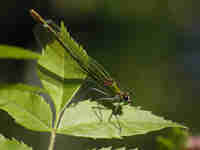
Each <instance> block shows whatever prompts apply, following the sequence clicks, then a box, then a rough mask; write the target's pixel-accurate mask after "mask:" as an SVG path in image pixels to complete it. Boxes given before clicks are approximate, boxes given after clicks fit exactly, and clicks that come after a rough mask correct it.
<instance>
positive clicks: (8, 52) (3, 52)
mask: <svg viewBox="0 0 200 150" xmlns="http://www.w3.org/2000/svg"><path fill="white" fill-rule="evenodd" d="M40 56H41V55H40V54H37V53H34V52H31V51H30V50H25V49H23V48H21V47H15V46H8V45H0V58H1V59H3V58H5V59H8V58H12V59H39V58H40Z"/></svg>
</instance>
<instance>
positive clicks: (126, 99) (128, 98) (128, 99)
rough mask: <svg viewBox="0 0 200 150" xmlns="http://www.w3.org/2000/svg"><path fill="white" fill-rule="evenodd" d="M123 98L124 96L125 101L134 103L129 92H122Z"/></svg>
mask: <svg viewBox="0 0 200 150" xmlns="http://www.w3.org/2000/svg"><path fill="white" fill-rule="evenodd" d="M122 98H123V100H124V101H125V102H127V103H132V101H131V99H130V96H129V93H128V92H124V93H123V94H122Z"/></svg>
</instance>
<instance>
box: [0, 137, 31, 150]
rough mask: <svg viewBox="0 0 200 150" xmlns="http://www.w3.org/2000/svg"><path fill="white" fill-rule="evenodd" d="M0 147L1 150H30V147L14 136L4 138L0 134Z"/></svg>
mask: <svg viewBox="0 0 200 150" xmlns="http://www.w3.org/2000/svg"><path fill="white" fill-rule="evenodd" d="M0 149H1V150H32V148H31V147H28V146H27V145H25V144H24V143H23V142H18V141H17V140H15V139H14V138H13V139H12V140H9V139H6V138H4V137H3V136H2V135H0Z"/></svg>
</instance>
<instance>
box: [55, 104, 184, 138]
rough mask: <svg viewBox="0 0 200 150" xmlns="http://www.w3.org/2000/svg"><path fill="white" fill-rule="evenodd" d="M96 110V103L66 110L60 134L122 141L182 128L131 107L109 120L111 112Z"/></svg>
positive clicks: (126, 107) (125, 108) (124, 108)
mask: <svg viewBox="0 0 200 150" xmlns="http://www.w3.org/2000/svg"><path fill="white" fill-rule="evenodd" d="M96 106H97V103H96V102H90V101H84V102H80V103H79V104H78V105H76V106H74V107H71V108H69V109H67V110H66V111H65V113H64V115H63V117H62V120H61V123H60V126H59V128H58V129H57V132H58V133H61V134H68V135H74V136H83V137H93V138H121V136H133V135H138V134H145V133H148V132H150V131H156V130H160V129H163V128H166V127H183V126H182V125H179V124H176V123H173V122H171V121H167V120H164V119H163V118H161V117H158V116H155V115H153V114H152V113H151V112H149V111H144V110H140V109H139V108H136V107H131V106H124V107H123V115H119V116H115V115H114V114H113V115H112V118H111V119H110V120H109V117H110V116H111V114H112V110H109V109H105V108H104V109H100V108H95V107H96ZM120 130H121V131H120Z"/></svg>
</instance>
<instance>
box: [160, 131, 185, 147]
mask: <svg viewBox="0 0 200 150" xmlns="http://www.w3.org/2000/svg"><path fill="white" fill-rule="evenodd" d="M187 137H188V133H187V131H185V130H183V129H179V128H172V129H171V130H170V131H169V132H167V135H166V136H158V137H157V143H158V149H159V150H183V149H185V146H186V145H185V144H186V140H187Z"/></svg>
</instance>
